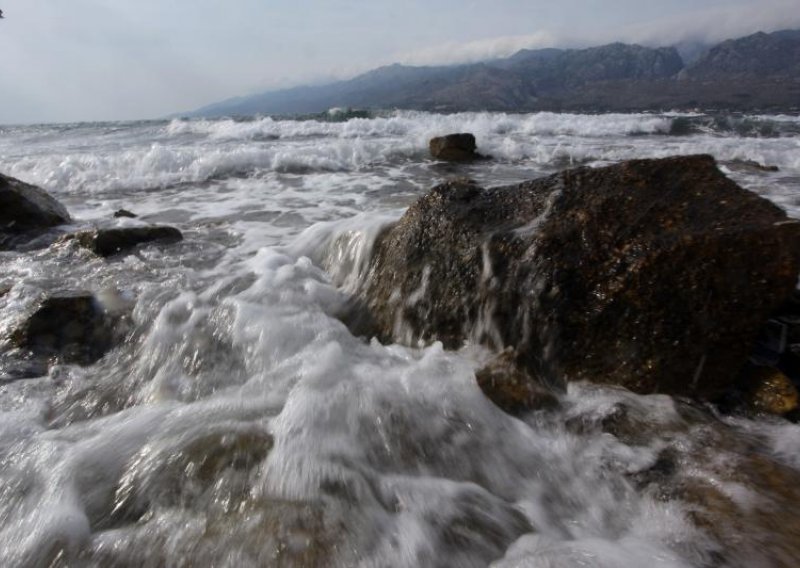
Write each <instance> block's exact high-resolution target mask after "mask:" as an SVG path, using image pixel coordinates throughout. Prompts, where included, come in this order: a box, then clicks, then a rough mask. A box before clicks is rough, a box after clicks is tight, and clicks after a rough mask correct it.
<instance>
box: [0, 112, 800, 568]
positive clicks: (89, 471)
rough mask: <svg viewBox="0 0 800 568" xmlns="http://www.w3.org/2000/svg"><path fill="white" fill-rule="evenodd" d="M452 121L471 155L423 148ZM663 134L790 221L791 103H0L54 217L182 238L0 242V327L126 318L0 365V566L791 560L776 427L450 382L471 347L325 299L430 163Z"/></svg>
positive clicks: (608, 398)
mask: <svg viewBox="0 0 800 568" xmlns="http://www.w3.org/2000/svg"><path fill="white" fill-rule="evenodd" d="M459 131H470V132H473V133H475V134H476V136H477V138H478V143H479V150H480V151H482V152H484V153H487V154H490V155H492V156H493V157H494V160H492V161H488V162H480V163H478V164H473V165H463V166H452V165H445V164H440V163H436V162H432V161H430V160H429V159H428V158H427V140H428V139H429V138H430V137H431V136H434V135H438V134H442V133H448V132H459ZM687 153H711V154H713V155H714V156H716V157H717V159H718V160H719V161H720V164H721V166H722V168H723V169H724V171H726V173H728V174H729V175H730V176H731V177H733V178H734V179H735V180H736V181H738V182H739V183H740V184H742V185H744V186H745V187H748V188H750V189H752V190H753V191H756V192H758V193H760V194H761V195H764V196H766V197H768V198H769V199H772V200H773V201H775V202H776V203H778V204H779V205H781V206H782V207H784V208H785V209H787V210H788V211H789V213H790V214H791V215H793V216H800V118H798V117H793V116H769V117H767V116H724V115H719V116H712V115H703V114H696V115H655V114H653V115H597V116H589V115H559V114H548V113H542V114H533V115H506V114H490V113H477V114H457V115H447V116H444V115H433V114H424V113H410V112H396V113H390V114H386V115H382V116H378V117H375V118H358V119H352V120H349V121H346V122H326V121H315V120H306V121H288V120H286V121H278V120H273V119H270V118H263V119H254V120H250V121H232V120H219V121H203V120H194V121H177V120H176V121H172V122H166V121H165V122H145V123H102V124H72V125H43V126H19V127H0V171H2V172H3V173H5V174H8V175H12V176H14V177H17V178H20V179H23V180H25V181H28V182H31V183H35V184H38V185H40V186H42V187H44V188H46V189H47V190H48V191H50V192H51V193H52V194H53V195H54V196H56V197H57V198H58V199H59V200H60V201H62V202H63V203H64V204H65V205H66V206H67V207H68V209H69V210H70V212H71V214H72V215H73V217H74V225H75V227H70V228H69V229H75V228H77V227H85V226H95V225H103V226H113V225H119V226H129V225H138V224H142V223H162V224H171V225H174V226H177V227H178V228H180V229H181V230H182V231H183V232H184V235H185V237H186V239H185V240H184V241H183V242H182V243H179V244H175V245H169V246H152V247H145V248H142V249H140V250H139V251H137V252H136V253H134V254H129V255H125V256H121V257H117V258H112V259H110V260H103V259H99V258H96V257H94V256H92V255H91V254H90V253H88V252H87V251H85V250H82V249H79V248H77V247H75V246H65V245H62V246H53V247H50V248H48V249H44V250H39V251H35V252H26V253H18V252H3V253H0V265H1V266H2V272H0V289H4V288H6V287H9V286H10V287H11V289H10V291H9V292H8V293H7V294H5V295H0V329H3V330H8V329H13V328H14V326H15V325H17V323H18V322H19V321H20V319H21V318H22V317H23V316H24V314H25V313H26V311H28V310H30V309H31V308H32V306H33V305H34V304H35V303H36V302H37V301H38V300H39V299H40V298H41V297H42V296H43V295H44V294H46V293H48V292H50V291H54V290H64V289H83V290H86V289H88V290H91V291H94V292H96V293H97V294H98V296H99V297H100V298H101V299H102V300H103V302H104V303H105V305H106V307H107V308H108V309H109V310H112V311H119V312H120V313H124V314H128V315H127V316H125V318H124V319H123V324H124V325H125V326H127V327H126V328H125V329H127V339H126V340H125V342H124V343H123V344H121V345H119V346H118V347H117V348H115V349H114V350H112V351H111V352H110V353H108V354H107V355H106V356H105V357H104V358H103V359H101V360H100V361H99V362H97V363H96V364H94V365H92V366H90V367H78V366H71V365H63V364H52V365H51V366H50V368H49V370H48V372H47V375H46V376H43V377H41V378H34V379H26V380H10V379H9V378H8V377H7V376H6V378H3V377H4V374H3V373H4V371H3V369H2V368H0V565H2V566H48V565H53V566H212V565H213V566H230V567H244V566H273V565H274V566H336V565H342V566H352V565H360V566H409V567H413V566H458V567H461V566H486V565H489V564H493V565H496V566H503V567H511V566H530V567H550V566H586V567H592V568H600V567H603V568H606V567H607V568H617V567H632V568H638V567H642V566H648V567H652V568H656V567H659V568H660V567H678V566H709V567H710V566H741V567H745V566H746V567H751V566H787V567H789V566H797V565H798V564H800V558H798V556H797V554H798V551H800V544H798V543H800V516H799V515H800V513H798V508H800V427H798V426H795V425H792V424H789V423H788V422H784V421H780V420H777V419H759V420H749V419H742V418H737V419H734V418H725V417H720V416H717V415H715V414H714V413H713V412H711V411H710V410H709V409H707V408H703V407H698V406H695V405H691V404H689V403H687V402H682V401H677V400H673V399H671V398H669V397H666V396H646V397H645V396H637V395H632V394H630V393H628V392H625V391H621V390H615V389H610V388H605V387H598V386H593V385H588V384H573V385H571V386H570V387H569V390H568V392H567V393H565V394H564V395H563V396H561V400H560V405H559V406H558V407H557V408H551V409H547V410H541V411H537V412H532V413H530V414H529V415H527V416H524V417H522V418H521V419H517V418H513V417H511V416H509V415H507V414H504V413H503V412H502V411H501V410H499V409H498V408H497V407H495V406H494V405H493V404H492V403H491V402H489V401H488V400H487V399H486V398H485V397H484V396H483V394H482V393H481V391H480V390H479V389H478V387H477V385H476V382H475V378H474V373H475V370H476V368H478V367H479V366H480V365H481V363H482V361H484V360H485V359H486V356H487V354H486V353H485V352H484V351H483V350H482V349H480V348H478V347H476V346H470V345H466V346H464V348H463V349H461V350H459V351H458V352H448V351H445V350H443V349H442V347H441V346H440V345H438V344H434V345H429V346H418V347H415V348H412V347H406V346H400V345H382V344H380V343H378V342H377V341H375V340H372V341H369V340H368V339H366V338H359V337H355V336H354V335H353V334H351V333H350V331H349V330H348V329H347V327H346V326H345V325H344V324H343V323H341V321H339V319H337V317H336V315H337V314H338V313H339V312H340V310H341V308H342V306H343V305H345V303H346V302H347V300H348V297H349V294H350V293H351V292H352V291H353V290H354V288H355V287H356V286H357V285H358V282H359V279H361V278H363V277H364V274H363V268H364V265H365V262H366V261H367V259H368V257H369V253H370V246H371V243H372V240H373V239H374V237H375V235H376V233H377V232H378V231H379V230H380V228H381V227H382V226H384V225H385V224H386V223H388V222H391V221H392V220H394V219H396V218H398V217H399V216H400V215H401V214H402V212H403V210H404V208H405V207H407V206H408V205H409V204H410V203H411V202H413V200H414V199H415V198H417V197H418V196H420V195H421V194H423V193H424V192H425V191H426V190H427V189H428V188H429V187H431V186H432V185H434V184H435V183H437V182H438V181H440V180H443V179H445V178H447V177H450V176H455V175H459V176H461V175H466V176H469V177H472V178H474V179H476V180H477V181H479V182H480V183H482V184H484V185H499V184H505V183H511V182H516V181H522V180H525V179H530V178H533V177H537V176H540V175H544V174H548V173H552V172H554V171H557V170H559V169H563V168H566V167H571V166H576V165H602V164H607V163H613V162H615V161H618V160H623V159H628V158H637V157H660V156H667V155H671V154H687ZM745 160H755V161H757V162H759V163H762V164H766V165H771V166H772V165H774V166H778V168H779V171H777V172H766V171H761V170H759V169H756V168H752V167H750V166H747V165H744V164H742V162H743V161H745ZM120 208H126V209H129V210H132V211H134V212H135V213H137V214H138V215H139V218H138V219H115V218H113V217H112V213H113V212H114V211H115V210H117V209H120ZM9 349H10V347H9V345H8V344H6V343H0V352H6V351H8V350H9ZM0 354H2V353H0Z"/></svg>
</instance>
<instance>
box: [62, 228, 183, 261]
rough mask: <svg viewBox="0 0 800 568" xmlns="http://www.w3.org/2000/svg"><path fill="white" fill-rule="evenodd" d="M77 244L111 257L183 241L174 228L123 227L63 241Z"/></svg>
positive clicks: (93, 232)
mask: <svg viewBox="0 0 800 568" xmlns="http://www.w3.org/2000/svg"><path fill="white" fill-rule="evenodd" d="M72 239H74V240H76V241H78V243H79V244H80V245H81V246H82V247H84V248H87V249H89V250H91V251H92V252H94V253H95V254H98V255H100V256H112V255H115V254H119V253H122V252H127V251H129V250H130V249H132V248H134V247H136V246H138V245H140V244H145V243H153V242H161V243H175V242H178V241H181V240H183V235H182V234H181V232H180V231H179V230H178V229H175V228H174V227H161V226H154V227H125V228H117V229H97V230H94V231H86V232H82V233H76V234H74V235H68V236H67V237H66V238H65V240H72Z"/></svg>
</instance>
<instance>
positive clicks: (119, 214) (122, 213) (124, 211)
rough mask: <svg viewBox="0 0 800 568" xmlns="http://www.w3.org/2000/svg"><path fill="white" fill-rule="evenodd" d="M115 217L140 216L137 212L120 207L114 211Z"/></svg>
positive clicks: (131, 217)
mask: <svg viewBox="0 0 800 568" xmlns="http://www.w3.org/2000/svg"><path fill="white" fill-rule="evenodd" d="M114 217H116V218H117V219H119V218H120V217H127V218H129V219H135V218H136V217H138V215H136V213H132V212H130V211H128V210H127V209H119V210H117V211H114Z"/></svg>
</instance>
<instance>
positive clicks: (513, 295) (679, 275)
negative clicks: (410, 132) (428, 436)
mask: <svg viewBox="0 0 800 568" xmlns="http://www.w3.org/2000/svg"><path fill="white" fill-rule="evenodd" d="M799 270H800V223H798V222H797V221H793V220H789V219H788V218H787V217H786V214H785V213H784V212H783V211H782V210H781V209H780V208H778V207H777V206H776V205H774V204H772V203H771V202H769V201H767V200H765V199H762V198H761V197H759V196H757V195H755V194H754V193H752V192H750V191H747V190H744V189H742V188H741V187H739V186H738V185H737V184H736V183H734V182H733V181H731V180H730V179H728V178H727V177H725V176H724V175H723V174H722V173H721V172H720V171H719V169H718V168H717V165H716V162H715V161H714V159H713V158H712V157H711V156H686V157H674V158H666V159H659V160H633V161H629V162H624V163H620V164H617V165H613V166H610V167H605V168H598V169H592V168H579V169H575V170H570V171H565V172H562V173H559V174H555V175H553V176H550V177H547V178H543V179H539V180H534V181H530V182H525V183H522V184H519V185H514V186H509V187H500V188H494V189H483V188H481V187H478V186H477V185H475V184H472V183H467V182H450V183H445V184H443V185H440V186H438V187H435V188H434V189H433V190H432V191H431V192H430V193H428V194H427V195H426V196H424V197H422V198H421V199H420V200H419V201H417V202H416V203H415V204H414V205H412V206H411V207H410V208H409V209H408V211H407V212H406V214H405V215H404V216H403V217H402V218H401V219H400V221H398V222H397V223H396V224H395V225H394V226H393V227H391V228H389V229H387V230H386V231H385V232H384V234H383V235H381V237H379V239H378V241H377V242H376V244H375V252H374V255H373V258H372V260H371V266H370V277H369V279H368V280H367V282H366V284H365V285H364V288H363V290H362V297H363V299H364V301H365V303H366V305H367V307H368V309H369V310H370V313H371V315H372V316H373V318H374V320H375V322H376V325H377V326H378V332H379V334H381V335H382V336H384V337H386V338H393V339H395V340H397V341H405V342H415V341H417V340H420V339H422V340H425V341H433V340H441V341H442V342H443V343H444V344H445V345H446V346H448V347H451V348H455V347H458V346H460V345H461V344H462V343H463V342H464V341H467V340H469V341H474V342H479V343H482V344H486V345H489V346H491V347H494V348H496V349H498V350H500V349H505V348H507V347H512V348H514V349H515V350H516V352H517V353H518V360H519V361H520V362H521V364H522V365H523V366H524V367H525V369H526V372H528V373H529V374H530V375H531V376H534V377H537V380H543V381H545V382H546V383H550V384H559V383H560V382H563V381H564V380H590V381H594V382H600V383H610V384H616V385H621V386H624V387H627V388H629V389H631V390H634V391H636V392H640V393H655V392H660V393H668V394H680V395H686V396H693V397H697V398H703V399H710V398H715V397H716V396H718V395H719V394H721V393H722V392H724V391H725V389H727V388H728V387H729V386H730V384H731V382H732V381H733V380H735V377H736V376H737V373H738V372H739V370H740V369H741V368H742V366H743V365H744V363H745V362H746V360H747V357H748V355H749V353H750V351H751V349H752V347H753V344H754V342H755V339H756V336H757V335H758V332H759V330H760V329H761V327H762V325H763V324H764V323H765V321H766V320H767V319H768V317H769V315H770V314H771V312H773V310H775V309H776V308H777V307H778V306H779V305H781V304H782V303H783V302H784V300H786V298H787V297H789V295H790V293H791V292H792V290H793V289H794V286H795V283H796V281H797V274H798V271H799Z"/></svg>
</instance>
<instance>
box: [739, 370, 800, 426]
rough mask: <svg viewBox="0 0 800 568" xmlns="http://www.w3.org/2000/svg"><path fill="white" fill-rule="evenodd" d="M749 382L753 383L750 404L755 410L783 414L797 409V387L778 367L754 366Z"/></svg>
mask: <svg viewBox="0 0 800 568" xmlns="http://www.w3.org/2000/svg"><path fill="white" fill-rule="evenodd" d="M747 382H748V384H750V385H751V390H750V393H749V395H748V406H749V407H750V408H751V409H753V410H754V411H756V412H766V413H768V414H776V415H779V416H781V415H784V414H788V413H790V412H792V411H794V410H796V409H797V406H798V392H797V387H796V386H795V385H794V383H793V382H792V380H791V379H790V378H789V377H787V376H786V375H784V374H783V373H781V372H780V371H779V370H778V369H774V368H772V367H756V366H754V367H753V368H752V369H751V370H750V371H749V373H748V376H747Z"/></svg>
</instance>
